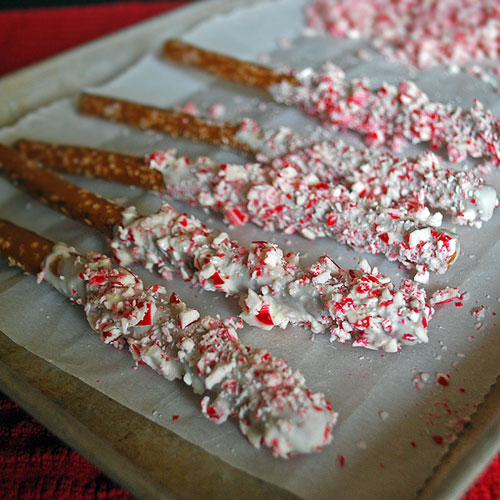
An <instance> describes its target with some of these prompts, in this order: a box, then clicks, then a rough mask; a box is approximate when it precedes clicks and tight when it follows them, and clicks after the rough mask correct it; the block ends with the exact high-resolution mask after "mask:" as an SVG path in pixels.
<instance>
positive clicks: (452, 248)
mask: <svg viewBox="0 0 500 500" xmlns="http://www.w3.org/2000/svg"><path fill="white" fill-rule="evenodd" d="M149 166H150V167H151V168H155V169H157V170H159V171H160V172H161V173H162V174H163V176H164V181H165V186H166V194H167V195H168V196H171V197H172V198H175V199H179V200H182V201H185V202H189V203H191V204H199V205H201V206H202V207H206V208H209V209H210V210H213V211H220V212H222V213H223V215H224V217H225V219H226V221H227V222H229V223H230V224H233V225H242V224H245V223H246V222H248V221H250V220H251V221H252V222H254V223H255V224H257V225H259V226H261V227H263V228H264V229H265V230H269V231H274V230H280V231H283V232H285V233H287V234H292V233H294V232H298V233H300V234H301V235H302V236H304V237H306V238H309V239H314V238H316V237H332V238H335V239H337V240H338V241H340V242H341V243H344V244H347V245H349V246H351V247H352V248H354V249H356V250H358V251H361V252H363V251H365V252H370V253H373V254H378V253H382V254H384V255H385V256H386V257H387V258H388V259H389V260H397V261H400V262H402V263H403V264H404V265H405V266H407V267H412V266H415V265H417V264H421V265H423V266H425V268H426V270H428V271H436V272H439V273H443V272H445V271H446V270H447V269H448V267H449V265H450V264H451V262H453V260H454V259H455V258H456V255H457V253H458V238H457V236H455V235H452V234H450V233H447V232H446V231H443V230H439V229H437V227H439V226H440V224H441V220H442V218H441V214H435V215H432V214H431V213H430V212H429V210H428V208H426V207H425V206H424V205H423V204H422V203H418V202H417V203H416V202H414V201H413V200H410V201H406V200H402V201H401V202H400V203H398V204H397V206H396V205H394V206H390V207H389V208H386V207H384V206H382V205H380V204H378V203H372V204H367V203H366V202H365V201H364V200H362V199H361V198H360V197H359V196H358V195H357V194H356V193H354V192H353V191H350V190H349V189H348V188H346V187H345V186H343V185H341V184H338V185H335V186H330V185H329V184H327V183H325V182H321V181H320V180H319V179H318V177H317V176H316V175H314V174H311V173H310V174H308V175H303V173H302V172H301V171H300V170H299V169H298V168H297V167H296V166H294V165H289V166H287V167H286V168H282V169H280V170H276V169H273V168H268V167H265V166H262V165H260V164H257V163H254V164H246V165H233V164H224V165H217V164H215V163H214V162H213V161H211V160H210V159H208V158H206V157H200V158H196V159H195V160H189V159H188V158H183V157H180V158H177V157H176V156H175V151H173V150H169V151H163V152H157V153H154V154H152V155H151V157H150V160H149Z"/></svg>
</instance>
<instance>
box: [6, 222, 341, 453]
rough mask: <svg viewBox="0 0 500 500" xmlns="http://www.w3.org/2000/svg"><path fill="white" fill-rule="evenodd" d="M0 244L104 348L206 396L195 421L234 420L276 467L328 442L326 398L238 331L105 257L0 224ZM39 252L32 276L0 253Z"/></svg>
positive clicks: (21, 258) (22, 260)
mask: <svg viewBox="0 0 500 500" xmlns="http://www.w3.org/2000/svg"><path fill="white" fill-rule="evenodd" d="M0 241H1V242H2V245H1V247H0V248H1V250H0V255H1V256H2V257H7V258H8V259H9V260H11V261H12V260H14V261H15V262H16V263H18V264H20V265H21V267H22V268H23V269H25V270H26V269H28V268H29V270H30V271H31V270H32V271H33V272H35V271H37V270H38V271H40V269H41V272H40V273H39V275H38V278H39V279H44V280H45V281H47V282H48V283H50V284H51V285H52V286H54V287H55V288H56V289H57V290H58V291H59V292H61V293H62V294H63V295H66V296H67V297H68V298H70V299H71V301H72V302H74V303H77V304H79V305H81V306H82V307H83V309H84V311H85V314H86V318H87V320H88V322H89V325H90V326H91V328H92V329H93V330H94V331H96V332H97V333H98V334H99V335H100V337H101V339H102V340H103V341H104V342H105V343H106V344H110V345H112V346H114V347H116V348H118V349H122V348H123V347H127V348H128V350H129V352H130V353H131V354H132V357H133V358H134V360H135V361H136V362H137V363H140V364H144V365H147V366H149V367H150V368H152V369H153V370H155V371H156V372H157V373H159V374H160V375H162V376H163V377H165V378H166V379H167V380H175V379H181V380H183V381H184V382H185V383H186V384H187V385H189V386H191V387H192V388H193V391H194V392H195V393H197V394H203V393H206V392H208V391H210V396H208V395H206V396H204V397H203V398H202V400H201V411H202V413H203V415H204V416H205V417H207V418H209V419H210V420H212V421H213V422H215V423H222V422H224V421H226V420H227V418H228V417H230V416H232V417H235V418H236V420H237V421H238V423H239V428H240V430H241V432H242V433H243V434H244V435H245V436H246V437H247V438H248V440H249V441H250V443H251V444H252V445H253V446H255V447H256V448H259V447H261V446H262V445H265V446H268V447H270V448H271V449H272V452H273V454H274V455H275V456H277V457H282V458H287V457H289V456H292V455H296V454H299V453H311V452H314V451H319V450H320V449H321V447H322V446H324V445H326V444H328V443H330V442H331V440H332V429H333V426H334V424H335V421H336V419H337V414H336V413H335V412H333V411H332V408H331V405H330V403H329V402H328V401H327V400H326V399H325V396H324V394H322V393H318V392H316V393H313V392H311V391H310V390H309V389H308V388H307V387H306V385H305V380H304V377H303V376H302V375H301V374H300V373H299V372H298V371H292V369H291V368H290V367H289V366H288V364H287V362H286V361H285V360H283V359H280V358H277V357H274V356H272V355H271V354H270V353H269V352H267V351H265V350H263V349H252V348H250V347H248V346H246V345H244V344H242V343H241V341H240V340H239V338H238V335H237V332H236V330H237V329H239V328H241V326H242V325H241V322H238V321H236V320H235V319H234V318H233V319H231V318H230V319H226V320H221V319H220V318H213V317H210V316H204V317H201V316H200V313H199V312H198V311H197V310H195V309H191V308H188V307H187V306H186V304H185V303H184V302H182V301H181V299H180V298H179V297H178V296H177V294H175V293H170V292H167V290H166V289H165V288H163V287H160V286H158V285H155V286H153V287H151V288H146V287H145V286H144V284H143V282H142V281H141V280H140V279H139V278H138V277H137V276H135V275H134V274H133V273H132V272H131V271H130V270H128V269H127V268H124V267H119V268H113V267H112V266H111V261H110V259H109V258H108V257H105V256H103V255H100V254H97V253H92V252H90V253H88V254H86V255H79V254H78V253H76V251H75V250H74V249H73V248H70V247H68V246H67V245H65V244H64V243H58V244H56V245H54V244H53V243H52V242H50V241H48V240H45V239H44V238H40V237H39V236H37V235H35V234H34V233H32V232H31V231H27V230H24V229H22V228H18V227H16V226H14V225H12V224H9V223H5V222H3V221H0ZM37 243H39V244H42V243H43V245H44V247H45V246H47V248H48V252H45V255H44V263H43V264H42V266H41V267H38V268H37V267H36V266H35V267H34V268H33V269H31V268H30V266H31V265H32V264H33V263H34V262H33V261H32V259H31V257H29V256H27V254H26V252H24V251H23V252H11V251H10V250H7V252H5V250H4V249H5V247H7V249H8V248H17V249H19V248H20V247H19V244H21V245H25V246H26V247H27V248H33V246H34V245H36V244H37ZM37 248H38V247H37ZM118 304H119V305H120V306H119V307H117V305H118Z"/></svg>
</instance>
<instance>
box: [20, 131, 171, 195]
mask: <svg viewBox="0 0 500 500" xmlns="http://www.w3.org/2000/svg"><path fill="white" fill-rule="evenodd" d="M14 148H15V149H17V150H18V151H19V152H20V153H22V154H23V155H24V156H25V157H27V158H29V159H30V160H31V161H34V162H37V163H38V164H40V165H41V166H43V167H46V168H50V169H53V170H57V171H60V172H66V173H70V174H77V175H84V176H86V177H94V178H97V179H106V180H110V181H116V182H120V183H122V184H127V185H129V186H137V187H140V188H143V189H148V190H151V191H164V190H165V183H164V181H163V176H162V175H161V173H160V172H158V171H157V170H154V169H151V168H148V167H147V166H146V165H145V164H144V159H143V158H139V157H136V156H128V155H123V154H118V153H111V152H108V151H103V150H100V149H93V148H85V147H80V146H64V145H60V144H50V143H47V142H41V141H30V140H27V139H20V140H19V141H17V142H16V143H15V144H14Z"/></svg>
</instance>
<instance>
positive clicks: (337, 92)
mask: <svg viewBox="0 0 500 500" xmlns="http://www.w3.org/2000/svg"><path fill="white" fill-rule="evenodd" d="M163 55H164V56H165V57H166V58H168V59H170V60H173V61H175V62H178V63H181V64H185V65H188V66H195V67H197V68H199V69H202V70H205V71H208V72H211V73H214V74H216V75H217V76H219V77H221V78H226V79H228V80H233V81H236V82H238V83H245V84H247V85H250V86H253V85H254V81H253V80H252V79H251V78H249V79H248V80H247V81H245V78H244V77H245V75H246V74H247V72H246V71H245V69H244V68H245V66H246V65H249V67H250V68H251V67H253V65H252V64H251V63H245V62H242V61H238V60H237V59H235V58H228V57H226V56H224V63H223V68H222V69H219V68H218V65H217V56H216V55H214V53H213V52H210V51H206V50H204V49H201V48H199V47H195V46H193V45H190V44H188V43H185V42H182V41H180V40H169V41H168V42H166V43H165V45H164V47H163ZM231 64H234V65H235V66H236V65H237V67H238V72H237V76H236V75H233V74H232V73H231V71H230V68H231ZM250 71H251V70H248V72H250ZM270 75H271V77H269V79H268V81H267V82H266V80H265V78H262V79H260V80H259V81H258V85H257V86H258V87H259V88H264V89H266V90H268V91H269V93H270V94H271V96H272V97H273V98H274V100H276V101H277V102H280V103H284V104H287V105H293V106H297V107H299V108H300V109H302V110H303V111H304V112H305V113H307V114H308V115H310V116H313V117H316V118H319V119H320V120H321V121H322V122H323V123H325V124H327V125H330V126H333V127H336V128H338V129H350V130H353V131H355V132H358V133H360V134H361V135H363V136H364V137H365V140H366V142H367V143H368V144H370V145H376V146H380V145H382V144H385V145H387V146H390V147H392V148H393V149H394V150H395V151H399V150H400V149H401V147H402V145H403V144H404V143H406V142H407V141H409V142H411V143H413V144H417V143H421V142H425V143H430V145H431V146H432V147H433V148H441V147H445V148H447V150H448V156H449V158H450V160H452V161H453V162H459V161H462V160H464V159H465V158H466V157H467V156H471V157H473V158H484V159H486V160H488V161H491V162H492V163H494V164H500V125H499V121H498V118H497V117H495V116H493V115H492V113H491V112H490V111H485V110H484V108H483V106H482V104H481V103H480V102H478V101H477V100H476V101H474V106H473V107H472V108H471V109H468V110H464V109H462V108H460V107H459V106H454V105H452V104H444V103H440V102H433V101H431V100H430V99H429V97H428V96H427V95H426V94H425V93H424V92H423V91H422V90H421V89H420V88H418V86H417V85H415V84H414V83H413V82H409V81H403V82H401V83H400V84H399V86H398V87H395V86H393V85H389V84H387V83H385V84H383V85H382V86H381V87H379V88H376V89H370V88H369V87H370V82H369V81H368V80H367V79H359V78H358V79H353V80H348V79H347V78H346V75H345V73H344V71H343V70H342V69H341V68H340V67H338V66H335V65H334V64H331V63H326V64H324V65H323V67H322V68H321V71H316V70H314V69H312V68H306V69H303V70H293V71H291V72H290V76H292V77H293V78H294V79H285V78H282V77H280V76H279V75H282V74H280V73H274V72H272V71H270ZM277 82H278V83H277Z"/></svg>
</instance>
